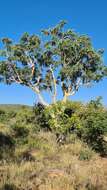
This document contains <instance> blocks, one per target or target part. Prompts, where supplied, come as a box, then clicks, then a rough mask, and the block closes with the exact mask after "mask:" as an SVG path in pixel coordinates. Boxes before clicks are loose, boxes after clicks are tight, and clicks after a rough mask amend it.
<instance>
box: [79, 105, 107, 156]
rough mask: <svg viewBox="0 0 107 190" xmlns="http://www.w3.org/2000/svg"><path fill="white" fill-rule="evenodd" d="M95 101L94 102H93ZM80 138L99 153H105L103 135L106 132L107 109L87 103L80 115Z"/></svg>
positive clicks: (105, 147)
mask: <svg viewBox="0 0 107 190" xmlns="http://www.w3.org/2000/svg"><path fill="white" fill-rule="evenodd" d="M94 103H95V102H94ZM81 120H82V125H83V128H82V131H81V134H82V138H83V140H85V141H86V142H87V143H88V144H89V145H90V146H91V147H92V148H93V149H94V150H96V151H98V152H100V153H101V154H107V143H105V142H104V141H103V136H104V135H105V134H106V133H107V110H106V109H104V108H103V107H102V105H101V106H100V105H99V104H98V107H96V105H95V104H92V102H91V104H88V105H87V107H86V112H85V113H84V116H83V117H82V119H81Z"/></svg>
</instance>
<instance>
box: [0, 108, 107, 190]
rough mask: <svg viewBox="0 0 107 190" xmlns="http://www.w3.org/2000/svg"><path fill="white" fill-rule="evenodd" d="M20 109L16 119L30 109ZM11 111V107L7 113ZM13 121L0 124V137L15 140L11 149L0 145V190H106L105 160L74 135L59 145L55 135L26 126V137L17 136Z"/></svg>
mask: <svg viewBox="0 0 107 190" xmlns="http://www.w3.org/2000/svg"><path fill="white" fill-rule="evenodd" d="M9 106H10V105H9ZM10 107H11V106H10ZM15 107H17V106H15ZM0 109H1V106H0ZM3 109H5V110H6V109H7V108H6V106H4V108H3ZM19 109H20V111H19V110H18V109H17V110H18V111H17V117H18V120H19V118H20V117H21V118H22V116H21V113H22V112H23V109H28V111H29V110H31V108H30V109H29V107H26V108H25V107H24V108H23V107H20V108H19ZM11 111H13V108H10V109H9V110H8V112H11ZM14 111H15V110H14ZM28 113H30V112H28ZM25 116H26V115H25ZM15 119H16V116H15V117H12V119H10V120H9V119H7V120H6V121H5V122H4V121H1V122H0V134H1V136H2V135H4V136H5V138H7V137H9V138H10V141H11V138H12V139H13V140H14V141H13V145H12V144H10V145H11V146H9V144H8V143H7V144H6V141H5V142H3V143H4V145H3V146H1V145H0V154H1V155H0V157H1V158H2V157H3V158H2V159H1V160H0V190H107V159H106V158H102V157H100V156H99V154H97V153H95V152H94V151H93V150H92V149H91V148H90V147H88V145H87V144H85V143H83V142H82V141H80V140H79V139H78V138H77V136H76V135H73V134H72V135H69V136H68V137H67V139H66V142H64V143H63V144H62V145H59V144H58V143H57V140H56V136H55V134H54V133H51V132H44V131H42V130H41V131H40V132H37V131H36V130H32V125H31V124H29V125H27V126H26V127H27V128H28V129H29V133H28V135H27V136H21V137H20V136H18V137H17V136H15V135H16V134H15V131H14V130H13V129H12V128H11V125H13V124H14V120H15ZM18 124H19V123H18ZM33 127H34V126H33ZM0 142H2V141H0Z"/></svg>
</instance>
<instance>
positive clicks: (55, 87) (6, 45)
mask: <svg viewBox="0 0 107 190" xmlns="http://www.w3.org/2000/svg"><path fill="white" fill-rule="evenodd" d="M65 24H66V22H65V21H62V22H60V23H59V24H58V25H56V26H55V27H54V28H51V29H48V30H42V34H43V37H44V38H43V39H44V40H43V39H40V37H39V36H37V35H35V34H33V35H30V34H29V33H24V34H23V35H22V37H21V38H20V40H19V42H18V43H14V42H13V41H12V40H11V39H9V38H6V37H5V38H3V39H2V42H3V46H2V49H1V50H0V82H4V83H6V84H8V85H10V84H12V83H18V84H21V85H25V86H27V87H29V88H30V89H32V90H33V91H34V92H35V93H36V94H37V95H38V98H39V101H40V102H41V103H42V104H43V105H46V106H47V105H48V103H47V102H46V101H45V100H44V98H43V92H44V91H45V93H46V92H48V93H47V95H48V96H49V94H50V95H51V98H52V103H56V101H57V95H58V92H59V89H61V90H62V99H63V101H65V102H66V100H67V97H69V96H71V95H74V94H75V93H76V92H77V91H78V90H79V88H80V87H81V86H84V85H85V86H90V85H91V84H93V83H94V82H99V81H100V80H101V79H102V78H103V77H105V76H106V75H107V67H106V65H104V63H103V49H100V50H95V49H94V47H93V45H92V42H91V40H90V38H89V37H88V36H87V35H79V34H78V33H75V32H74V31H73V30H72V29H68V30H66V31H65V30H63V27H64V25H65Z"/></svg>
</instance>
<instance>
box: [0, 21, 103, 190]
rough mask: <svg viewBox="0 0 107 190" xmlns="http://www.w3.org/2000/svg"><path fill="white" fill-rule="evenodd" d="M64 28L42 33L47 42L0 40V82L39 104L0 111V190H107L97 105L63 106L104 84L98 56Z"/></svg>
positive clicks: (25, 36)
mask: <svg viewBox="0 0 107 190" xmlns="http://www.w3.org/2000/svg"><path fill="white" fill-rule="evenodd" d="M64 25H65V21H62V22H60V23H59V24H58V25H56V26H55V27H54V28H51V29H48V30H43V31H42V34H43V36H44V38H43V39H44V40H43V39H40V37H39V36H37V35H35V34H33V35H30V34H28V33H24V34H23V35H22V37H21V38H20V40H19V42H18V43H14V42H13V41H12V40H11V39H9V38H3V39H2V42H3V45H2V46H1V48H2V49H1V50H0V82H1V83H6V84H7V85H11V84H12V83H18V84H20V85H24V86H27V87H29V88H30V89H32V90H33V91H34V92H35V93H36V95H38V99H39V103H38V104H35V105H34V106H33V107H30V106H24V105H22V106H18V105H13V106H11V105H7V106H5V105H1V106H0V190H106V189H107V167H106V165H107V159H106V157H107V108H106V107H104V106H103V105H102V102H101V97H98V98H97V99H96V100H91V101H90V102H89V103H87V104H83V103H81V102H72V101H68V100H67V98H68V97H69V96H71V95H74V94H75V93H76V92H77V91H78V90H79V88H80V87H81V86H90V85H91V84H93V83H95V82H99V81H100V80H101V79H103V78H104V77H105V76H107V66H106V65H104V63H103V50H101V49H100V50H95V49H94V48H93V45H92V42H91V40H90V38H89V37H88V36H86V35H79V34H78V33H75V32H74V31H73V30H71V29H70V30H66V31H64V29H63V27H64ZM61 91H62V100H61V101H59V100H58V92H61ZM46 93H48V96H49V95H51V99H52V101H51V103H50V102H48V103H47V102H46V101H45V100H44V98H43V94H45V95H46ZM49 103H50V104H49Z"/></svg>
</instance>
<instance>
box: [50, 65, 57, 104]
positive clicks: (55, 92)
mask: <svg viewBox="0 0 107 190" xmlns="http://www.w3.org/2000/svg"><path fill="white" fill-rule="evenodd" d="M50 71H51V73H52V79H53V86H54V93H53V103H55V102H56V96H57V85H56V78H55V75H54V72H53V69H52V67H51V66H50Z"/></svg>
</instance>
